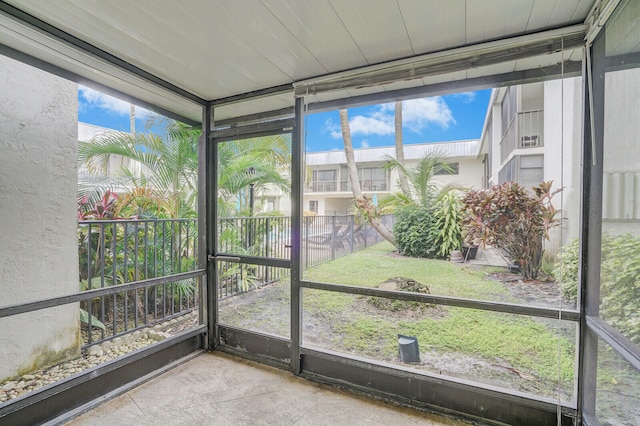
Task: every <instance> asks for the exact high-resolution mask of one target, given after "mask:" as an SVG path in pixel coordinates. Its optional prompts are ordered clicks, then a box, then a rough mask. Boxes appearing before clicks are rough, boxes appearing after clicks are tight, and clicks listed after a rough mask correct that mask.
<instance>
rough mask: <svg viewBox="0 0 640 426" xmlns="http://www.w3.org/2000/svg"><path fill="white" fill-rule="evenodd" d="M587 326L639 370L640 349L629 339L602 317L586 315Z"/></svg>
mask: <svg viewBox="0 0 640 426" xmlns="http://www.w3.org/2000/svg"><path fill="white" fill-rule="evenodd" d="M587 326H588V327H589V329H590V330H591V331H593V332H594V333H595V334H596V336H598V337H600V338H601V339H602V340H604V341H605V342H606V343H607V344H608V345H609V346H611V347H612V348H614V349H615V350H616V352H618V353H619V354H620V355H621V356H622V357H623V358H624V359H625V360H627V362H629V364H631V365H632V366H633V368H635V369H636V370H640V351H639V350H638V347H637V345H635V344H634V343H633V342H632V341H631V340H629V339H628V338H627V337H626V336H624V335H623V334H622V333H620V332H619V331H618V330H616V329H615V328H613V327H612V326H610V325H609V324H608V323H607V322H606V321H605V320H603V319H602V318H598V317H591V316H587Z"/></svg>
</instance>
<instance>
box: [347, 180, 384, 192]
mask: <svg viewBox="0 0 640 426" xmlns="http://www.w3.org/2000/svg"><path fill="white" fill-rule="evenodd" d="M360 189H362V190H363V191H388V190H389V185H388V184H387V180H386V179H365V180H361V181H360ZM340 190H341V191H343V192H351V182H350V181H348V180H343V181H341V182H340Z"/></svg>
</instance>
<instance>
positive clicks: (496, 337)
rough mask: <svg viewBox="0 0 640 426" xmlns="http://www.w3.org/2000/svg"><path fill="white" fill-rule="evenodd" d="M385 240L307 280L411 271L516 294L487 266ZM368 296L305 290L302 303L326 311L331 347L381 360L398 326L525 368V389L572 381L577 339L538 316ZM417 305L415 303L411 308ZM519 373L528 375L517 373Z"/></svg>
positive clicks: (464, 290) (443, 288) (479, 295)
mask: <svg viewBox="0 0 640 426" xmlns="http://www.w3.org/2000/svg"><path fill="white" fill-rule="evenodd" d="M392 250H393V247H392V246H391V245H390V244H388V243H381V244H378V245H376V246H373V247H370V248H368V249H366V250H363V251H359V252H356V253H353V254H351V255H349V256H345V257H343V258H340V259H337V260H334V261H332V262H327V263H325V264H322V265H319V266H317V267H314V268H312V269H310V270H307V271H305V273H304V279H305V280H306V281H316V282H328V283H336V284H345V285H358V286H366V287H377V286H378V285H379V284H380V283H381V282H383V281H385V280H387V279H388V278H391V277H397V276H403V277H409V278H413V279H414V280H417V281H419V282H420V283H422V284H426V285H427V286H428V287H429V289H430V292H431V293H432V294H438V295H446V296H454V297H465V298H472V299H483V300H498V301H505V302H513V301H516V300H514V298H513V297H512V296H511V294H510V293H509V291H508V290H507V289H506V288H505V286H504V284H502V283H500V282H498V281H495V280H491V279H488V278H487V277H486V271H485V270H478V269H471V268H468V267H463V266H461V265H457V264H453V263H451V262H447V261H440V260H428V259H416V258H405V257H399V256H392V255H391V252H392ZM366 299H367V298H366V297H363V296H357V295H349V294H341V293H336V292H330V291H324V290H309V289H307V290H305V292H304V309H305V312H309V313H311V314H312V315H316V316H319V317H321V318H326V321H329V322H331V324H332V326H333V329H334V331H333V334H334V335H335V336H336V340H335V341H334V342H332V345H334V346H337V347H334V348H331V349H336V350H343V351H347V352H352V353H356V354H359V355H361V356H367V357H372V358H374V359H378V360H385V361H386V360H392V359H394V358H397V351H398V347H397V334H398V333H402V334H408V335H412V336H416V337H417V338H418V340H419V342H420V346H421V351H423V350H424V348H428V350H430V351H435V352H437V353H442V354H445V353H446V354H451V353H459V354H464V355H469V356H473V357H479V358H482V359H484V360H488V362H490V363H495V364H498V365H501V366H508V367H510V368H513V369H516V370H518V371H519V372H522V373H523V374H524V375H526V376H527V377H528V378H527V379H526V381H528V382H531V384H529V383H527V384H526V385H527V386H529V387H526V388H525V389H526V390H529V391H533V392H536V393H540V394H543V395H546V396H554V395H555V392H556V391H555V387H556V385H557V383H558V378H560V383H561V387H562V388H565V389H566V392H565V394H567V395H570V394H571V392H572V389H573V376H574V358H575V344H574V340H573V339H571V338H566V337H562V336H559V334H558V332H557V329H556V330H554V329H552V328H551V327H550V326H549V324H548V323H545V322H543V321H540V320H538V319H534V318H530V317H526V316H522V315H508V314H502V313H496V312H487V311H480V310H476V309H468V308H455V307H445V306H439V307H437V308H436V307H424V308H421V309H419V310H418V311H417V313H414V314H412V315H404V316H403V315H402V314H401V313H398V312H396V313H389V312H388V311H385V310H383V309H379V308H376V307H374V306H371V305H370V304H368V303H366V302H367V301H366ZM414 311H416V309H415V308H414ZM514 379H517V380H521V381H523V380H525V379H522V377H518V376H516V375H515V374H514Z"/></svg>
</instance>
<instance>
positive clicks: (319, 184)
mask: <svg viewBox="0 0 640 426" xmlns="http://www.w3.org/2000/svg"><path fill="white" fill-rule="evenodd" d="M308 190H309V192H336V191H337V190H338V181H337V180H326V181H324V180H323V181H313V182H311V185H309V187H308Z"/></svg>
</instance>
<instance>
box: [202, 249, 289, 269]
mask: <svg viewBox="0 0 640 426" xmlns="http://www.w3.org/2000/svg"><path fill="white" fill-rule="evenodd" d="M211 260H217V261H220V262H235V263H248V264H250V265H264V266H275V267H277V268H291V260H289V259H275V258H273V257H261V256H243V255H238V254H230V253H218V254H216V255H215V256H214V257H213V258H212V259H211Z"/></svg>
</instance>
